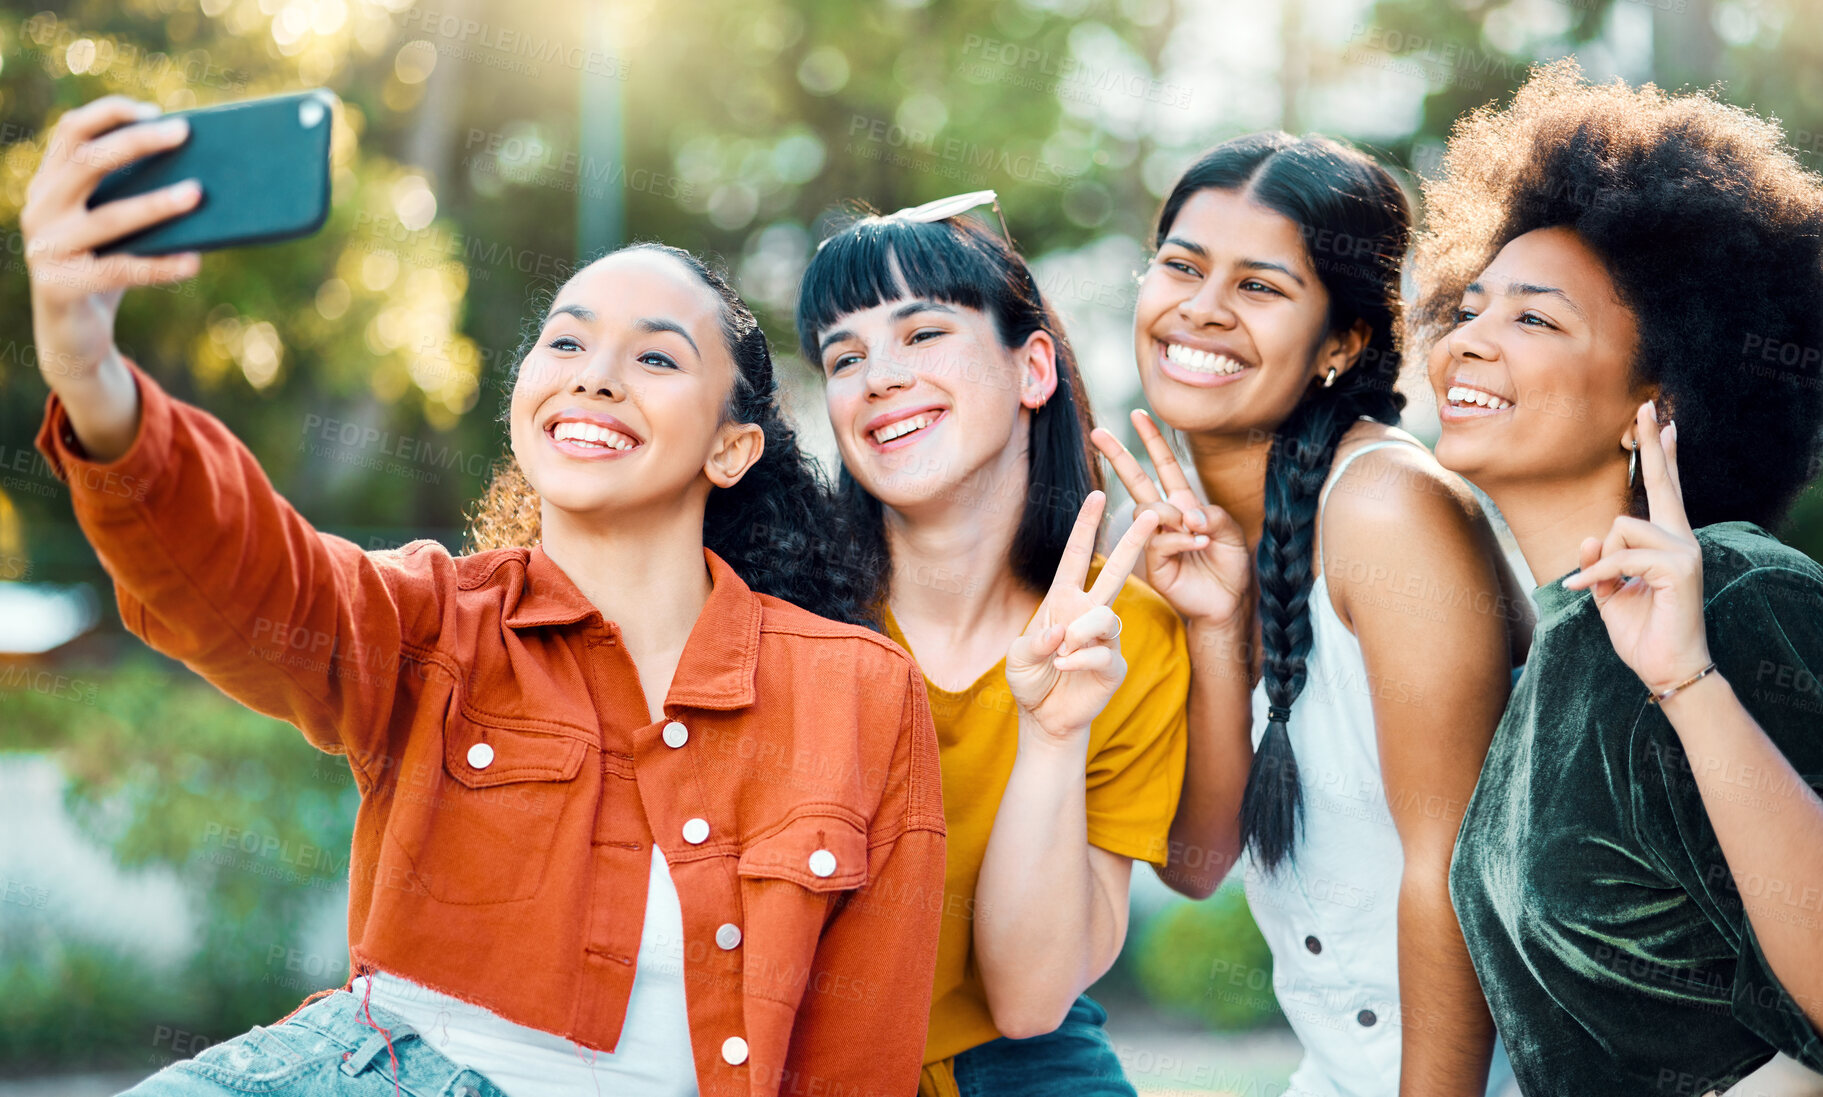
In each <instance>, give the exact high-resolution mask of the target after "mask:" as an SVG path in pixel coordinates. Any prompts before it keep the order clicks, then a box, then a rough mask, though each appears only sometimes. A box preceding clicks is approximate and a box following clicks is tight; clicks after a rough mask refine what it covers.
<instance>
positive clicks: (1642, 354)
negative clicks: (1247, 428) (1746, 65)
mask: <svg viewBox="0 0 1823 1097" xmlns="http://www.w3.org/2000/svg"><path fill="white" fill-rule="evenodd" d="M1424 197H1425V205H1426V209H1425V218H1426V222H1427V226H1428V227H1427V229H1426V231H1425V232H1424V233H1423V234H1422V235H1421V237H1420V239H1419V243H1418V246H1417V250H1416V253H1415V258H1414V266H1415V277H1416V281H1417V286H1418V291H1419V295H1418V301H1417V303H1416V307H1415V308H1414V309H1413V310H1412V312H1411V321H1410V332H1409V336H1410V337H1409V339H1408V342H1407V346H1408V350H1409V352H1410V353H1412V354H1414V355H1416V356H1419V357H1420V358H1421V360H1422V361H1423V362H1424V363H1425V366H1426V369H1427V372H1428V376H1429V380H1430V383H1431V387H1432V389H1433V390H1434V392H1435V393H1436V395H1437V398H1438V409H1439V419H1440V421H1441V434H1440V437H1439V438H1438V441H1437V457H1438V460H1439V461H1441V462H1442V463H1443V464H1444V465H1445V466H1447V467H1449V468H1451V469H1453V470H1455V471H1457V472H1459V473H1461V474H1462V475H1463V476H1465V477H1467V478H1468V479H1469V480H1471V481H1473V482H1475V483H1476V484H1478V485H1479V486H1480V487H1482V488H1483V489H1484V490H1485V491H1487V493H1488V494H1489V496H1490V497H1491V498H1492V499H1493V500H1494V502H1495V503H1496V504H1497V505H1498V506H1499V507H1500V509H1501V511H1502V512H1503V513H1504V515H1505V517H1506V519H1507V521H1508V524H1509V525H1510V526H1511V528H1512V530H1513V533H1514V536H1515V538H1516V539H1517V541H1518V543H1519V547H1520V551H1521V552H1522V553H1523V554H1524V556H1525V559H1526V563H1527V564H1528V565H1529V566H1530V568H1531V570H1532V573H1533V575H1534V576H1535V577H1536V578H1537V579H1538V580H1539V581H1541V582H1542V583H1543V585H1542V586H1540V587H1539V588H1538V589H1537V591H1536V592H1535V594H1534V595H1533V599H1534V601H1535V602H1536V603H1537V606H1538V614H1539V616H1538V624H1537V628H1536V631H1535V632H1534V635H1533V640H1532V647H1531V651H1530V654H1529V657H1528V659H1527V663H1526V666H1525V671H1524V674H1523V675H1522V676H1521V677H1520V678H1519V680H1518V684H1517V685H1516V686H1515V688H1514V690H1513V694H1512V697H1511V700H1510V701H1509V703H1508V706H1507V709H1506V712H1505V714H1504V715H1503V717H1502V719H1501V723H1500V727H1499V729H1498V730H1497V731H1496V733H1495V736H1494V741H1493V744H1492V746H1491V747H1490V749H1489V751H1488V755H1487V760H1486V763H1485V765H1484V767H1483V769H1482V772H1481V778H1480V782H1479V783H1478V784H1477V785H1476V788H1475V793H1474V796H1473V798H1472V799H1471V801H1470V803H1469V805H1468V810H1467V812H1466V814H1465V816H1464V819H1463V823H1462V828H1461V830H1460V832H1459V834H1458V837H1457V841H1456V848H1455V854H1454V858H1453V860H1452V863H1451V867H1450V894H1451V899H1452V901H1453V903H1454V905H1455V908H1456V912H1457V915H1458V917H1459V919H1460V923H1461V926H1462V931H1463V936H1464V939H1465V941H1466V943H1467V945H1468V949H1469V953H1470V956H1471V957H1472V958H1473V960H1474V964H1475V971H1476V975H1477V976H1478V977H1479V979H1480V982H1481V986H1482V988H1483V989H1484V990H1485V991H1486V993H1487V997H1488V1002H1489V1005H1490V1007H1491V1009H1492V1012H1493V1016H1494V1021H1495V1024H1496V1027H1497V1028H1498V1030H1499V1032H1500V1035H1501V1037H1502V1040H1503V1042H1504V1044H1505V1046H1506V1049H1507V1052H1508V1055H1509V1056H1510V1057H1511V1059H1512V1062H1513V1066H1514V1071H1515V1074H1516V1075H1517V1077H1518V1079H1519V1082H1520V1085H1521V1088H1522V1089H1523V1090H1524V1092H1525V1093H1526V1094H1527V1095H1528V1097H1538V1095H1544V1094H1562V1095H1565V1097H1569V1095H1571V1094H1587V1093H1602V1094H1609V1095H1613V1094H1622V1095H1626V1094H1639V1095H1645V1094H1661V1093H1664V1092H1667V1091H1671V1092H1679V1093H1692V1094H1701V1093H1706V1092H1708V1091H1710V1090H1717V1091H1719V1090H1724V1089H1727V1088H1728V1087H1730V1086H1732V1085H1734V1084H1735V1083H1736V1082H1738V1081H1740V1080H1741V1079H1742V1078H1744V1077H1746V1076H1747V1075H1749V1074H1752V1075H1754V1085H1755V1086H1756V1087H1760V1088H1754V1089H1753V1092H1756V1093H1760V1092H1782V1093H1783V1092H1792V1093H1796V1092H1815V1091H1816V1090H1815V1089H1814V1088H1804V1087H1816V1086H1818V1085H1820V1084H1823V1077H1820V1076H1819V1075H1817V1074H1816V1073H1813V1072H1817V1071H1823V1037H1820V1036H1819V1027H1820V1026H1823V913H1820V912H1819V902H1818V899H1817V897H1818V896H1819V895H1823V801H1819V799H1818V797H1817V794H1816V791H1815V790H1814V789H1813V787H1812V786H1813V784H1814V785H1823V692H1819V689H1818V686H1817V684H1816V683H1817V681H1818V676H1819V675H1823V568H1820V567H1819V566H1818V565H1817V564H1816V563H1815V562H1814V561H1812V560H1810V559H1809V558H1808V557H1806V556H1804V555H1803V554H1801V553H1799V552H1797V551H1795V550H1793V549H1791V548H1789V547H1787V546H1785V545H1783V544H1781V543H1780V542H1779V541H1778V540H1777V539H1776V538H1775V537H1773V536H1772V535H1771V534H1769V533H1768V532H1767V531H1766V529H1764V528H1762V527H1765V526H1771V525H1773V524H1775V523H1777V522H1778V521H1779V519H1780V518H1781V516H1782V515H1783V514H1784V512H1785V511H1786V509H1787V508H1788V507H1789V506H1790V504H1791V502H1792V500H1793V498H1794V497H1795V496H1796V495H1797V494H1798V492H1799V491H1800V490H1801V489H1802V488H1803V486H1804V484H1805V482H1806V481H1807V480H1808V479H1810V477H1811V476H1812V475H1813V464H1812V462H1813V457H1814V455H1815V453H1816V442H1817V436H1818V428H1819V424H1820V423H1823V187H1820V186H1819V180H1818V178H1817V177H1816V176H1814V175H1813V174H1812V173H1810V172H1809V171H1807V170H1805V169H1804V168H1803V167H1802V166H1800V164H1799V163H1798V161H1797V159H1796V157H1794V156H1793V154H1792V152H1791V150H1790V148H1789V147H1788V146H1787V144H1786V143H1785V140H1784V137H1783V134H1782V133H1781V132H1780V130H1779V127H1778V126H1777V125H1776V124H1774V123H1773V122H1770V121H1767V120H1764V119H1761V118H1758V117H1756V116H1754V115H1753V114H1752V113H1750V112H1748V111H1745V110H1742V109H1739V108H1737V107H1733V106H1729V105H1727V104H1724V103H1722V102H1720V101H1718V100H1717V99H1716V98H1714V97H1713V96H1711V95H1708V94H1675V95H1674V94H1667V93H1665V92H1663V91H1660V90H1659V89H1657V88H1653V87H1650V86H1647V87H1643V88H1631V87H1628V86H1627V85H1625V84H1623V83H1619V82H1616V83H1611V84H1605V85H1591V84H1588V83H1586V82H1585V81H1584V80H1583V78H1582V75H1581V73H1580V72H1579V71H1578V70H1577V68H1576V67H1575V64H1574V63H1573V62H1560V63H1557V64H1554V65H1551V66H1546V67H1544V68H1541V69H1539V70H1537V71H1535V72H1534V73H1533V74H1532V76H1531V78H1530V79H1529V80H1528V81H1527V83H1526V84H1525V86H1524V87H1522V88H1520V89H1519V91H1518V93H1517V94H1516V96H1515V97H1514V100H1513V102H1512V104H1511V105H1510V106H1508V107H1506V108H1504V109H1495V108H1491V107H1490V108H1485V109H1483V110H1481V111H1478V112H1476V113H1474V114H1472V115H1470V116H1468V117H1467V118H1464V119H1463V120H1462V121H1461V122H1459V123H1458V124H1457V126H1456V128H1455V131H1454V132H1453V133H1452V134H1451V136H1450V141H1449V147H1448V149H1447V150H1446V152H1445V155H1444V160H1443V164H1442V169H1441V172H1440V174H1439V176H1438V177H1437V178H1436V179H1433V180H1430V181H1428V182H1427V183H1426V184H1425V187H1424ZM1803 775H1808V777H1806V776H1803ZM1402 977H1403V973H1402ZM1780 1079H1782V1080H1783V1081H1780ZM1762 1084H1763V1085H1762ZM1782 1084H1783V1085H1792V1084H1795V1085H1797V1086H1798V1087H1799V1088H1783V1089H1782V1088H1778V1086H1779V1085H1782Z"/></svg>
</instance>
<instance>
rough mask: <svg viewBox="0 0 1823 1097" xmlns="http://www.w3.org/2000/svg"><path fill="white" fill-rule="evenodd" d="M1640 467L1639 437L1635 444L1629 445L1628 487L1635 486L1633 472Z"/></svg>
mask: <svg viewBox="0 0 1823 1097" xmlns="http://www.w3.org/2000/svg"><path fill="white" fill-rule="evenodd" d="M1638 468H1639V439H1637V438H1635V439H1634V440H1633V444H1632V445H1631V446H1629V447H1627V487H1629V488H1631V487H1632V486H1633V474H1634V471H1635V470H1637V469H1638Z"/></svg>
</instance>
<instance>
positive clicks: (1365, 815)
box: [1094, 134, 1529, 1095]
mask: <svg viewBox="0 0 1823 1097" xmlns="http://www.w3.org/2000/svg"><path fill="white" fill-rule="evenodd" d="M1408 226H1409V217H1408V214H1407V211H1406V205H1405V200H1404V197H1403V195H1402V194H1401V193H1400V191H1399V188H1398V186H1397V185H1396V184H1395V183H1394V182H1393V180H1392V178H1391V177H1390V176H1388V175H1387V173H1386V172H1385V171H1384V170H1382V169H1381V168H1380V167H1379V166H1378V165H1376V164H1374V162H1373V161H1371V160H1369V159H1368V158H1367V157H1365V156H1363V155H1361V154H1360V153H1358V152H1355V151H1353V150H1352V149H1348V148H1346V147H1344V146H1342V145H1339V144H1337V143H1335V142H1333V141H1330V140H1327V139H1325V138H1321V137H1307V138H1302V139H1298V138H1292V137H1289V136H1287V135H1284V134H1257V135H1254V136H1251V137H1243V138H1239V139H1236V140H1233V141H1229V142H1227V143H1225V144H1222V145H1219V146H1217V147H1216V148H1215V149H1213V150H1212V151H1210V152H1209V153H1208V154H1207V155H1205V156H1204V157H1203V158H1202V159H1201V160H1199V161H1197V162H1196V163H1195V164H1194V165H1192V166H1191V167H1190V169H1189V170H1188V172H1186V173H1185V175H1184V177H1183V178H1182V179H1180V180H1179V181H1178V183H1177V186H1176V187H1175V188H1174V189H1173V190H1172V192H1171V195H1170V197H1169V198H1167V199H1166V201H1165V205H1164V209H1163V211H1162V213H1161V215H1160V217H1159V221H1158V231H1157V237H1156V244H1157V248H1158V250H1157V253H1156V255H1155V256H1154V257H1153V260H1152V262H1151V264H1150V265H1149V266H1148V267H1147V268H1146V272H1145V274H1144V277H1143V279H1142V281H1141V283H1140V291H1139V300H1138V304H1137V311H1136V316H1135V321H1134V343H1135V353H1136V355H1137V358H1138V363H1139V372H1140V379H1141V381H1142V383H1143V385H1144V387H1145V391H1146V396H1147V398H1148V399H1149V400H1150V401H1151V403H1152V406H1153V407H1154V408H1156V409H1158V413H1159V415H1160V417H1161V418H1163V419H1164V420H1165V422H1167V423H1168V424H1170V425H1171V426H1173V427H1175V428H1177V429H1178V430H1181V431H1183V432H1184V434H1185V436H1186V437H1187V440H1188V443H1189V451H1190V455H1191V463H1192V466H1193V468H1194V470H1195V474H1196V476H1197V478H1198V479H1199V480H1200V481H1201V486H1202V491H1203V494H1201V495H1199V494H1198V493H1197V492H1196V491H1195V490H1194V489H1193V488H1192V487H1191V485H1190V481H1189V478H1188V476H1187V475H1186V473H1185V471H1184V470H1183V469H1182V468H1181V467H1180V466H1179V465H1178V462H1177V460H1176V458H1175V457H1174V456H1173V455H1172V453H1171V450H1170V448H1169V447H1168V446H1167V445H1166V443H1165V440H1164V438H1163V436H1162V435H1161V434H1160V432H1159V430H1158V428H1157V427H1156V426H1154V425H1153V423H1152V420H1151V419H1149V418H1148V417H1147V416H1146V415H1145V414H1144V413H1143V412H1134V414H1133V419H1134V425H1135V426H1136V427H1137V428H1138V430H1139V433H1140V436H1141V438H1142V439H1143V440H1144V441H1145V443H1146V448H1147V450H1148V451H1149V453H1150V454H1151V456H1152V459H1153V462H1154V464H1155V465H1156V466H1157V468H1158V472H1159V476H1160V479H1161V482H1162V489H1163V490H1162V491H1161V490H1160V487H1159V486H1155V485H1154V484H1153V482H1152V480H1151V479H1150V478H1149V477H1148V476H1147V475H1146V473H1145V472H1144V471H1143V469H1142V468H1141V467H1140V465H1139V464H1138V462H1137V461H1135V460H1134V458H1133V457H1132V456H1131V455H1129V454H1128V453H1127V452H1126V450H1124V449H1123V448H1122V447H1121V446H1120V443H1119V442H1118V441H1116V440H1115V438H1114V436H1113V435H1112V434H1109V433H1108V432H1107V431H1096V432H1095V436H1094V438H1095V442H1096V444H1097V445H1098V446H1100V447H1101V449H1102V451H1103V453H1105V454H1107V455H1108V457H1109V458H1110V459H1111V460H1112V461H1113V462H1114V466H1115V470H1116V471H1117V472H1118V473H1119V474H1120V476H1121V479H1122V480H1123V481H1124V482H1125V483H1126V484H1127V487H1128V490H1129V491H1130V492H1131V493H1132V494H1133V497H1134V499H1135V500H1136V502H1137V504H1138V506H1139V508H1140V511H1141V513H1143V512H1144V511H1147V510H1150V511H1153V512H1154V513H1156V514H1157V515H1158V519H1159V525H1158V532H1157V533H1155V534H1154V535H1153V537H1152V539H1151V543H1150V545H1149V546H1148V550H1147V556H1146V562H1145V566H1146V572H1145V577H1146V580H1147V582H1149V583H1150V584H1151V585H1152V586H1153V587H1155V588H1156V589H1157V590H1158V592H1159V593H1160V594H1162V595H1163V596H1164V597H1165V598H1166V600H1167V601H1169V602H1170V603H1171V605H1172V606H1173V608H1175V609H1176V610H1177V611H1178V613H1179V614H1181V615H1182V616H1183V617H1185V618H1186V621H1187V625H1188V633H1189V646H1190V652H1191V661H1192V662H1191V665H1192V674H1193V678H1192V683H1191V691H1190V747H1189V759H1188V765H1187V769H1186V774H1185V778H1184V790H1183V796H1182V799H1181V801H1180V804H1179V807H1178V811H1177V815H1176V819H1175V822H1174V823H1173V825H1172V829H1171V839H1172V840H1171V847H1170V851H1169V862H1168V863H1167V865H1166V866H1165V868H1164V869H1163V870H1162V871H1161V873H1160V875H1161V876H1163V878H1164V879H1165V881H1166V882H1167V883H1169V884H1170V885H1171V886H1172V887H1174V888H1176V889H1177V890H1179V891H1182V892H1184V893H1185V894H1188V895H1192V896H1195V897H1202V896H1206V895H1208V894H1209V893H1210V892H1211V891H1213V890H1214V889H1215V887H1216V885H1217V884H1219V883H1220V882H1221V880H1222V878H1223V877H1224V876H1225V875H1226V874H1227V873H1228V871H1229V869H1230V868H1231V867H1232V866H1233V865H1234V864H1235V863H1236V862H1237V861H1240V862H1242V863H1243V864H1244V866H1245V877H1246V885H1247V896H1248V901H1249V903H1250V905H1251V906H1252V909H1253V914H1254V918H1255V920H1256V921H1257V922H1258V923H1259V926H1260V929H1261V931H1262V932H1263V933H1264V935H1265V937H1266V941H1267V943H1268V944H1269V945H1270V946H1271V948H1272V954H1273V984H1274V989H1275V991H1276V992H1277V994H1278V998H1279V1004H1280V1005H1281V1007H1282V1008H1283V1009H1284V1011H1285V1014H1286V1016H1287V1017H1288V1018H1289V1019H1290V1021H1291V1024H1292V1027H1293V1028H1294V1029H1295V1030H1296V1031H1297V1033H1298V1037H1299V1039H1300V1040H1301V1041H1302V1042H1303V1045H1304V1051H1305V1057H1304V1061H1303V1064H1302V1065H1301V1066H1300V1067H1299V1069H1298V1071H1297V1073H1296V1074H1295V1075H1294V1076H1293V1078H1292V1083H1291V1089H1290V1091H1289V1092H1291V1093H1294V1094H1324V1095H1333V1094H1375V1095H1379V1094H1386V1095H1390V1094H1394V1093H1399V1092H1404V1093H1423V1094H1479V1093H1482V1092H1483V1091H1484V1089H1485V1087H1486V1085H1487V1078H1488V1067H1489V1062H1490V1056H1491V1054H1492V1052H1491V1049H1492V1046H1493V1025H1492V1023H1491V1021H1490V1020H1489V1017H1488V1010H1487V1005H1486V1003H1485V1002H1484V1000H1483V999H1482V996H1481V991H1480V988H1479V987H1478V986H1477V985H1476V982H1475V974H1474V971H1473V969H1472V968H1471V967H1470V964H1469V959H1468V954H1467V952H1466V950H1465V949H1464V946H1463V941H1462V934H1461V932H1460V931H1459V930H1458V928H1457V926H1456V920H1455V915H1454V914H1453V913H1452V911H1451V909H1450V901H1449V887H1448V869H1449V856H1450V849H1451V843H1452V842H1453V841H1454V839H1455V834H1456V828H1457V825H1458V822H1459V821H1460V819H1461V813H1462V810H1463V807H1464V805H1465V804H1466V803H1467V802H1468V798H1469V794H1470V792H1471V791H1472V790H1473V788H1474V786H1475V778H1476V775H1477V774H1478V773H1479V772H1480V769H1481V760H1482V757H1483V756H1484V755H1485V753H1486V751H1487V746H1488V740H1489V737H1490V736H1491V735H1492V734H1493V730H1494V725H1495V723H1496V721H1497V720H1498V719H1499V717H1500V711H1501V706H1502V704H1503V703H1504V702H1505V701H1506V697H1507V691H1508V684H1509V681H1510V674H1511V668H1512V664H1513V662H1514V660H1515V656H1516V654H1517V653H1519V652H1522V651H1523V644H1524V642H1525V640H1524V636H1523V633H1524V630H1525V626H1526V622H1527V621H1528V620H1529V617H1528V615H1527V614H1526V613H1525V612H1524V608H1523V607H1524V606H1525V601H1524V598H1523V596H1522V595H1521V593H1520V591H1519V589H1518V587H1517V585H1516V583H1515V582H1514V580H1513V578H1512V576H1511V574H1510V573H1509V572H1508V571H1507V569H1506V566H1505V563H1504V561H1503V559H1502V557H1501V554H1500V551H1499V549H1498V547H1497V543H1496V541H1495V538H1494V536H1493V532H1492V531H1491V529H1490V528H1489V526H1488V524H1487V522H1486V520H1485V519H1484V517H1483V516H1482V513H1481V511H1480V509H1479V507H1478V506H1477V505H1476V502H1475V498H1474V496H1473V494H1472V493H1471V491H1470V490H1469V488H1468V487H1467V485H1466V484H1464V483H1463V481H1461V480H1460V479H1458V478H1457V477H1456V476H1454V475H1453V474H1451V473H1449V472H1447V471H1445V470H1444V469H1443V468H1441V467H1440V466H1439V465H1438V464H1437V462H1436V461H1435V460H1434V459H1432V457H1431V455H1430V454H1429V453H1428V452H1427V451H1426V450H1425V449H1424V448H1423V446H1422V445H1420V444H1419V443H1418V442H1417V440H1416V439H1414V438H1412V436H1411V435H1409V434H1406V433H1405V432H1404V431H1401V430H1399V429H1398V428H1397V427H1395V426H1393V424H1394V423H1396V422H1397V421H1398V418H1399V411H1400V408H1401V407H1402V406H1403V404H1404V402H1405V398H1404V397H1403V396H1401V395H1400V394H1398V393H1397V392H1395V391H1394V388H1393V382H1394V380H1395V378H1396V376H1397V373H1398V355H1397V350H1396V347H1395V345H1394V338H1395V333H1396V331H1397V330H1398V323H1399V265H1400V260H1401V258H1402V256H1403V254H1404V250H1405V241H1406V235H1407V231H1408ZM1204 499H1207V500H1209V501H1210V502H1209V503H1208V504H1205V503H1204V502H1203V500H1204ZM1256 683H1257V684H1256Z"/></svg>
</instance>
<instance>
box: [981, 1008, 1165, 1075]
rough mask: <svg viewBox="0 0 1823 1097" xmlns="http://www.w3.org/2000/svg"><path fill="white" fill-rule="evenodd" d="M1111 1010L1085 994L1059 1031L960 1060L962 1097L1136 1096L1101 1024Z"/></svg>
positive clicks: (1002, 1043)
mask: <svg viewBox="0 0 1823 1097" xmlns="http://www.w3.org/2000/svg"><path fill="white" fill-rule="evenodd" d="M1107 1020H1108V1011H1107V1010H1105V1009H1102V1008H1101V1006H1100V1005H1099V1004H1098V1003H1097V1002H1096V1001H1095V999H1093V998H1091V997H1089V996H1088V995H1087V994H1084V995H1083V996H1081V997H1080V998H1078V999H1076V1004H1075V1005H1073V1006H1071V1007H1070V1012H1069V1014H1068V1015H1066V1016H1065V1017H1064V1019H1063V1024H1061V1025H1058V1026H1057V1030H1056V1031H1055V1032H1047V1033H1045V1034H1044V1035H1043V1036H1034V1037H1032V1038H1031V1039H1029V1040H1009V1039H1007V1038H1006V1037H1004V1036H1003V1037H1001V1038H1000V1039H998V1040H989V1041H988V1042H987V1043H985V1044H982V1045H980V1046H979V1047H972V1048H969V1049H968V1050H967V1051H965V1052H963V1053H962V1054H960V1055H958V1056H956V1088H957V1089H958V1090H960V1091H961V1092H962V1097H1137V1094H1136V1093H1135V1091H1134V1089H1133V1085H1132V1083H1130V1082H1128V1081H1127V1075H1126V1072H1125V1071H1123V1070H1122V1069H1121V1068H1120V1057H1119V1056H1117V1055H1115V1054H1114V1045H1113V1044H1112V1043H1111V1042H1110V1041H1109V1040H1108V1034H1107V1033H1106V1032H1104V1031H1103V1030H1102V1027H1101V1026H1102V1025H1104V1024H1106V1023H1107Z"/></svg>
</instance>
